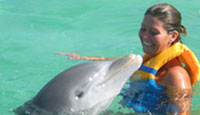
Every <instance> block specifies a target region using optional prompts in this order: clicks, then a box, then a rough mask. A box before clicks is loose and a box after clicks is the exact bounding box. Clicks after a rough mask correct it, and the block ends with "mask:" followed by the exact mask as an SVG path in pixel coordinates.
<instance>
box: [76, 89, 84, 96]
mask: <svg viewBox="0 0 200 115" xmlns="http://www.w3.org/2000/svg"><path fill="white" fill-rule="evenodd" d="M75 95H76V97H77V98H82V97H83V95H84V92H83V91H77V92H76V93H75Z"/></svg>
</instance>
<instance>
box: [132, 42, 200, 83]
mask: <svg viewBox="0 0 200 115" xmlns="http://www.w3.org/2000/svg"><path fill="white" fill-rule="evenodd" d="M176 57H177V58H178V60H179V61H180V63H181V64H182V65H183V67H184V68H185V69H186V70H187V72H188V74H189V76H190V79H191V84H192V86H193V85H194V84H196V83H197V81H199V79H200V64H199V61H198V59H197V58H196V56H195V55H194V54H193V52H192V51H191V50H190V49H189V48H188V47H187V46H185V45H183V44H182V43H180V42H177V43H175V44H174V45H172V46H171V47H169V48H168V49H166V50H164V51H163V52H161V53H160V54H158V55H156V56H154V57H153V58H151V59H149V60H148V61H146V62H144V63H143V64H142V66H141V68H140V69H139V70H138V71H137V72H136V73H135V74H134V75H133V76H132V77H131V80H132V81H144V80H149V79H155V75H156V73H157V71H158V70H159V69H160V68H161V67H162V66H163V65H164V64H166V63H167V62H168V61H170V60H171V59H173V58H176ZM146 58H148V55H145V56H144V60H145V59H146Z"/></svg>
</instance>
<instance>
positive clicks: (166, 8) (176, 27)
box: [145, 3, 187, 43]
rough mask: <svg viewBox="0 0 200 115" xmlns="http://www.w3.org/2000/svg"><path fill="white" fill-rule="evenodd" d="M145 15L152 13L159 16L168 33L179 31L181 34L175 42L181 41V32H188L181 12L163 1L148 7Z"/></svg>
mask: <svg viewBox="0 0 200 115" xmlns="http://www.w3.org/2000/svg"><path fill="white" fill-rule="evenodd" d="M145 15H151V16H153V17H156V18H158V20H160V21H161V22H163V26H164V28H165V29H166V30H167V32H168V33H171V32H173V31H178V33H179V36H178V38H177V39H176V40H175V41H174V43H175V42H178V41H180V42H181V36H180V33H183V34H184V35H186V34H187V33H186V28H185V27H184V26H183V25H182V24H181V14H180V12H179V11H178V10H177V9H176V8H174V7H173V6H172V5H170V4H167V3H162V4H156V5H153V6H152V7H150V8H149V9H147V11H146V12H145Z"/></svg>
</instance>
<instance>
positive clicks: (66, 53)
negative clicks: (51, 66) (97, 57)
mask: <svg viewBox="0 0 200 115" xmlns="http://www.w3.org/2000/svg"><path fill="white" fill-rule="evenodd" d="M56 55H64V56H68V59H72V60H81V59H82V57H81V56H80V55H78V54H77V53H68V52H61V53H56Z"/></svg>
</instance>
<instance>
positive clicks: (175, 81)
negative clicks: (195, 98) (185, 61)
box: [163, 66, 192, 115]
mask: <svg viewBox="0 0 200 115" xmlns="http://www.w3.org/2000/svg"><path fill="white" fill-rule="evenodd" d="M163 82H164V84H165V86H166V88H167V92H166V93H167V96H168V97H169V101H170V102H171V103H172V107H173V106H175V108H177V109H178V111H179V112H178V115H189V114H190V106H191V101H192V86H191V82H190V77H189V75H188V73H187V71H186V70H185V69H184V68H183V67H181V66H175V67H172V68H170V69H169V70H168V71H167V73H166V75H165V77H164V80H163ZM168 114H169V115H174V114H175V112H173V111H169V112H168Z"/></svg>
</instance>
